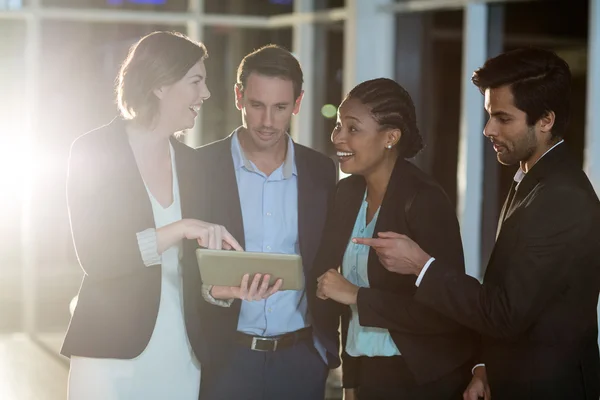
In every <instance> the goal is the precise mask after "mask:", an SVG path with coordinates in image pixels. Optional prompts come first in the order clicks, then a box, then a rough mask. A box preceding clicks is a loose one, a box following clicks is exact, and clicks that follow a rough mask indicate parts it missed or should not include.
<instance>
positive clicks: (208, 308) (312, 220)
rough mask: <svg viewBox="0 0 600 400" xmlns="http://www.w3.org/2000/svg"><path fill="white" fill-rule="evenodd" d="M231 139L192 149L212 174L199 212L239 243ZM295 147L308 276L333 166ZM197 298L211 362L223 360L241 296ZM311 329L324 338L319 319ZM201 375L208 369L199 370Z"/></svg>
mask: <svg viewBox="0 0 600 400" xmlns="http://www.w3.org/2000/svg"><path fill="white" fill-rule="evenodd" d="M231 139H232V135H230V136H229V137H227V138H225V139H223V140H220V141H217V142H214V143H211V144H209V145H206V146H203V147H200V148H198V149H197V151H198V152H199V154H200V158H201V160H202V167H201V168H202V169H201V171H203V173H204V174H205V176H209V177H211V179H210V180H208V181H207V182H206V184H205V187H204V191H205V193H206V195H207V196H208V198H209V200H208V201H207V202H205V203H204V206H205V208H204V212H203V216H204V218H205V219H206V220H208V221H210V222H213V223H217V224H220V225H223V226H225V227H226V228H227V230H228V231H229V232H230V233H231V234H232V235H233V236H234V237H235V238H236V239H237V240H238V242H239V243H240V244H241V245H242V247H244V246H245V238H244V227H243V220H242V209H241V205H240V198H239V192H238V186H237V181H236V176H235V170H234V166H233V158H232V155H231ZM294 152H295V161H296V168H297V170H298V177H297V178H298V181H297V182H298V237H299V242H300V243H299V244H300V254H301V256H302V264H303V266H304V273H305V277H307V278H308V277H309V276H310V275H311V272H310V271H311V268H312V266H313V261H314V259H315V255H316V252H317V249H318V247H319V244H320V241H321V235H322V230H323V226H324V225H325V218H326V215H327V207H328V204H329V202H330V200H331V198H332V195H333V192H334V190H335V181H336V170H335V166H334V164H333V161H332V160H331V159H330V158H328V157H326V156H324V155H323V154H321V153H319V152H317V151H315V150H312V149H309V148H308V147H305V146H302V145H299V144H297V143H295V144H294ZM307 300H308V306H309V312H311V313H312V309H310V306H311V305H312V304H313V302H312V299H311V298H310V297H309V298H308V299H307ZM202 303H203V306H202V309H203V311H202V319H203V320H204V319H205V318H206V319H207V320H209V321H211V322H210V324H207V331H206V332H205V334H206V335H207V340H208V341H209V342H210V344H211V351H212V354H213V355H214V356H215V360H214V362H215V363H218V362H219V361H225V360H227V356H226V353H227V351H228V350H229V349H231V343H233V340H234V335H235V332H236V331H237V324H238V318H239V313H240V307H241V301H240V300H235V301H234V302H233V304H232V306H231V307H228V308H225V307H219V306H214V305H211V304H209V303H207V302H205V301H203V302H202ZM313 329H314V331H315V333H316V334H317V336H319V338H320V339H322V341H323V342H325V341H326V339H325V337H322V335H321V334H320V327H319V326H318V324H314V323H313ZM324 345H325V346H326V347H327V349H328V350H329V351H330V352H331V354H329V358H330V359H331V360H333V361H334V362H335V360H336V359H337V347H336V346H335V342H332V343H324ZM213 365H214V364H213ZM214 369H218V368H217V367H215V368H214ZM209 372H210V371H209ZM203 376H207V375H206V374H204V373H203Z"/></svg>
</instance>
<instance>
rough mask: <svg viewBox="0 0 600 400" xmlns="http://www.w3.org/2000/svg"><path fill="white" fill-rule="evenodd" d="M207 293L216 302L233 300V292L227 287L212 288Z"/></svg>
mask: <svg viewBox="0 0 600 400" xmlns="http://www.w3.org/2000/svg"><path fill="white" fill-rule="evenodd" d="M209 293H210V295H211V296H212V297H213V298H214V299H218V300H230V299H235V296H234V294H233V290H231V288H230V287H229V286H213V287H212V288H211V289H210V292H209Z"/></svg>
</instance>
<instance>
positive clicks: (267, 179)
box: [231, 131, 310, 336]
mask: <svg viewBox="0 0 600 400" xmlns="http://www.w3.org/2000/svg"><path fill="white" fill-rule="evenodd" d="M231 154H232V156H233V166H234V169H235V176H236V180H237V185H238V191H239V196H240V204H241V207H242V219H243V222H244V237H245V239H246V249H245V250H246V251H256V252H262V253H283V254H299V245H298V243H299V242H298V184H297V175H298V172H297V170H296V162H295V158H294V145H293V142H292V140H291V138H289V137H288V148H287V155H286V159H285V161H284V162H283V164H282V165H281V166H279V168H277V169H276V170H275V171H273V173H272V174H271V175H270V176H266V175H265V174H264V173H262V172H261V171H260V170H259V169H258V168H257V167H256V165H254V163H252V161H250V160H248V158H246V156H245V155H244V152H243V150H242V148H241V146H240V142H239V140H238V133H237V131H236V132H235V133H234V134H233V137H232V140H231ZM309 325H310V324H309V323H308V321H307V302H306V295H305V294H304V291H297V290H286V291H282V292H278V293H275V294H274V295H272V296H271V297H269V298H268V299H266V300H261V301H242V308H241V311H240V317H239V320H238V331H240V332H244V333H247V334H250V335H256V336H277V335H281V334H284V333H288V332H293V331H296V330H298V329H302V328H305V327H307V326H309Z"/></svg>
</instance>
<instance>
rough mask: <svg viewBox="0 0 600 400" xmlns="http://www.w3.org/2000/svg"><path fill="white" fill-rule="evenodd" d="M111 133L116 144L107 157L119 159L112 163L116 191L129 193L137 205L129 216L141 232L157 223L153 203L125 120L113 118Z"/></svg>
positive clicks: (132, 201)
mask: <svg viewBox="0 0 600 400" xmlns="http://www.w3.org/2000/svg"><path fill="white" fill-rule="evenodd" d="M110 135H111V136H112V137H111V140H113V141H114V142H113V143H114V146H111V153H110V154H106V157H110V159H111V160H114V161H117V163H113V164H112V165H113V166H114V171H113V174H112V175H113V176H114V179H115V184H116V186H119V187H120V189H118V190H117V192H116V193H127V194H128V196H130V198H131V203H132V204H135V205H136V207H135V210H131V214H130V215H129V216H130V218H131V222H132V223H134V224H135V226H136V229H138V232H139V231H142V230H143V229H146V228H148V227H151V226H154V225H155V222H154V214H153V212H152V203H151V202H150V197H149V196H148V191H147V190H146V186H145V184H144V179H143V178H142V174H141V173H140V170H139V168H138V166H137V163H136V161H135V155H134V154H133V150H132V149H131V146H130V144H129V139H128V137H127V133H126V131H125V122H124V121H123V120H121V119H118V118H116V119H115V120H113V122H112V123H111V131H110ZM134 221H135V222H134Z"/></svg>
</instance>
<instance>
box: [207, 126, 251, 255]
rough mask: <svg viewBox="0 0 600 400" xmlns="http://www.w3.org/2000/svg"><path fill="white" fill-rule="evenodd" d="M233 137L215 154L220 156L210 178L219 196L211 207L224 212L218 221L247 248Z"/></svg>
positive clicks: (223, 143) (224, 142) (222, 143)
mask: <svg viewBox="0 0 600 400" xmlns="http://www.w3.org/2000/svg"><path fill="white" fill-rule="evenodd" d="M231 138H232V136H231V135H230V136H229V137H228V138H227V139H225V140H223V141H222V142H221V145H222V147H221V149H220V151H218V152H217V153H218V154H215V155H216V156H217V157H218V158H217V160H215V164H214V166H215V169H214V170H213V172H214V174H211V175H212V177H210V179H215V185H216V187H217V191H216V194H217V196H216V197H214V199H216V201H214V203H213V204H211V209H212V210H220V211H221V212H224V214H223V215H219V216H218V217H217V219H216V221H218V223H220V224H222V225H224V226H225V227H226V228H227V230H228V231H229V232H230V233H231V234H232V235H233V237H234V238H235V239H236V240H237V241H238V242H239V243H240V245H241V246H242V247H244V248H245V247H246V240H245V236H244V220H243V218H242V205H241V203H240V194H239V190H238V185H237V179H236V176H235V169H234V167H233V157H232V155H231ZM217 177H218V178H217ZM221 221H223V222H221Z"/></svg>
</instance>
